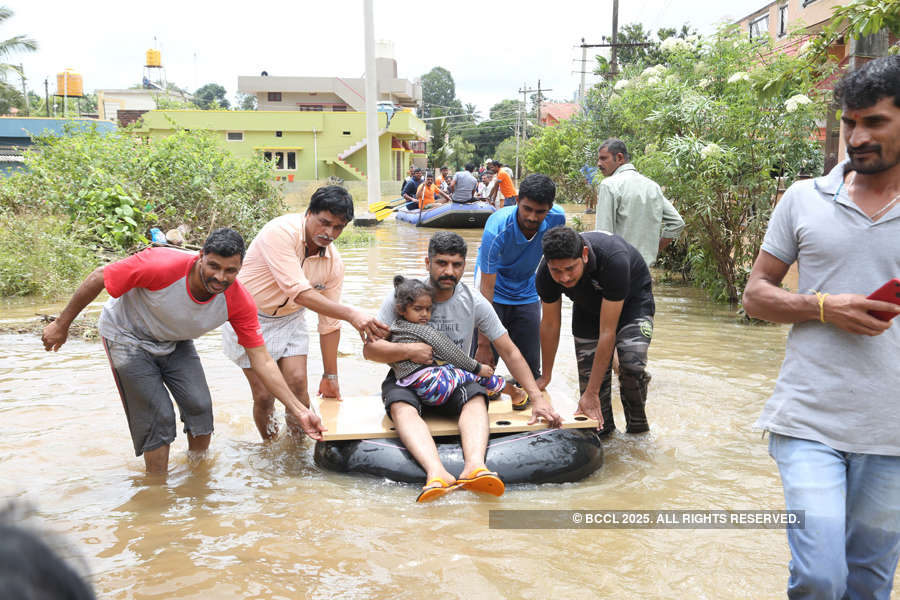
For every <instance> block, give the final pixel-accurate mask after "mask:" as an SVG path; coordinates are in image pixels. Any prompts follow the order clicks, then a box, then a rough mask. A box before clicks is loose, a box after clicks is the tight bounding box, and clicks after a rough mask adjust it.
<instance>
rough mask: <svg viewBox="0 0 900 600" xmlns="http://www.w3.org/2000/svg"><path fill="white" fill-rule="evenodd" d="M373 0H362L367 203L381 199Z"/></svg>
mask: <svg viewBox="0 0 900 600" xmlns="http://www.w3.org/2000/svg"><path fill="white" fill-rule="evenodd" d="M373 4H374V2H373V0H363V15H364V19H365V55H366V169H367V171H368V173H366V176H367V177H366V179H367V180H368V195H369V204H372V203H373V202H378V201H379V200H381V164H380V158H381V157H380V152H381V150H380V149H381V144H380V143H379V141H378V112H377V111H376V110H375V108H376V102H377V100H378V75H377V72H376V67H375V25H374V22H375V17H374V14H375V13H374V9H373Z"/></svg>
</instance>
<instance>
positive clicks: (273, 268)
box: [222, 185, 389, 439]
mask: <svg viewBox="0 0 900 600" xmlns="http://www.w3.org/2000/svg"><path fill="white" fill-rule="evenodd" d="M352 220H353V199H352V198H351V196H350V194H349V193H348V192H347V190H345V189H344V188H342V187H340V186H336V185H330V186H325V187H321V188H319V189H317V190H316V191H315V192H314V193H313V195H312V198H311V199H310V203H309V208H307V210H306V213H305V214H302V215H301V214H287V215H282V216H280V217H277V218H275V219H272V220H271V221H269V222H268V223H267V224H266V225H265V226H264V227H263V228H262V229H261V230H260V232H259V233H258V234H257V236H256V238H255V239H254V240H253V242H252V243H251V244H250V248H249V249H248V250H247V257H246V258H245V259H244V265H243V268H242V269H241V273H240V275H239V276H238V279H239V280H240V282H241V284H242V285H243V286H244V287H245V288H246V289H247V291H249V292H250V294H251V295H252V296H253V300H254V301H255V302H256V307H257V309H258V311H259V313H258V314H259V322H260V327H261V328H262V336H263V339H264V340H265V343H266V349H267V350H268V351H269V353H270V354H271V355H272V358H274V359H275V360H276V362H277V363H278V367H279V368H280V369H281V372H282V373H283V374H284V378H285V380H286V381H287V383H288V385H289V386H290V388H291V390H292V391H293V392H294V394H295V395H296V396H297V398H298V399H300V401H301V402H303V404H304V405H306V406H309V391H308V389H307V376H306V356H307V354H308V353H309V335H308V333H307V331H306V322H305V319H304V313H305V312H306V311H305V309H307V308H308V309H310V310H311V311H313V312H315V313H318V315H319V327H318V331H319V345H320V347H321V350H322V364H323V367H324V372H323V375H322V380H321V382H320V383H319V394H320V395H322V396H326V397H330V398H340V386H339V385H338V374H337V349H338V343H339V342H340V335H341V333H340V327H341V324H340V321H347V322H348V323H350V324H351V325H353V327H354V328H355V329H356V330H357V331H359V333H360V335H361V336H362V337H363V339H366V338H370V339H378V338H382V337H384V336H386V335H387V333H388V331H389V330H388V327H387V325H385V324H384V323H381V322H380V321H378V320H377V319H375V318H374V317H371V316H369V315H367V314H365V313H363V312H362V311H360V310H357V309H355V308H353V307H350V306H346V305H344V304H341V303H340V298H341V287H342V285H343V281H344V263H343V261H342V260H341V257H340V254H339V253H338V251H337V249H336V248H335V247H334V246H333V245H332V244H331V242H333V241H334V240H335V238H337V237H338V236H339V235H340V234H341V232H342V231H343V230H344V227H346V225H347V223H349V222H350V221H352ZM222 339H223V347H224V350H225V354H226V356H228V358H230V359H231V360H232V361H234V362H235V363H236V364H237V365H238V366H239V367H241V368H242V369H243V370H244V375H245V376H246V377H247V381H248V382H249V383H250V391H251V393H252V395H253V419H254V421H255V422H256V427H257V429H259V433H260V435H262V437H263V439H271V438H273V437H274V436H276V435H277V434H278V425H277V423H276V422H275V420H274V412H275V402H274V398H273V397H272V395H271V394H270V393H269V392H268V390H266V388H265V386H264V385H262V382H261V381H260V380H259V377H258V376H257V375H256V374H255V373H254V372H253V370H252V369H250V365H249V362H248V360H247V356H246V353H245V352H244V351H243V348H242V347H241V346H240V345H239V344H237V338H236V336H235V334H234V330H233V329H232V328H230V327H229V326H228V325H227V324H226V325H225V326H223V328H222ZM288 424H289V425H290V426H291V427H292V428H294V426H295V425H296V423H295V422H294V420H292V419H291V418H290V417H288Z"/></svg>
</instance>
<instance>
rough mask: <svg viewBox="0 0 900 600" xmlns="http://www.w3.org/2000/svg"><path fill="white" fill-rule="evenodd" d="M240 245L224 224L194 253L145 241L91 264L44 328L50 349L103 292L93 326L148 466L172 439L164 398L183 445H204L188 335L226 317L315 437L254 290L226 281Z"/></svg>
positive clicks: (165, 455) (200, 393)
mask: <svg viewBox="0 0 900 600" xmlns="http://www.w3.org/2000/svg"><path fill="white" fill-rule="evenodd" d="M244 252H245V247H244V239H243V238H242V237H241V235H240V234H239V233H238V232H236V231H234V230H233V229H228V228H222V229H217V230H215V231H213V232H212V233H211V234H210V235H209V237H208V238H207V239H206V242H205V243H204V244H203V250H202V252H201V253H200V254H195V253H192V252H185V251H182V250H176V249H172V248H148V249H146V250H144V251H142V252H139V253H137V254H135V255H133V256H130V257H128V258H126V259H123V260H120V261H117V262H114V263H111V264H108V265H106V266H104V267H98V268H97V269H96V270H94V272H93V273H91V274H90V275H89V276H88V278H87V279H85V281H84V282H83V283H82V284H81V286H80V287H79V288H78V290H77V291H76V292H75V295H74V296H72V299H71V300H70V301H69V303H68V304H67V305H66V308H65V309H64V310H63V311H62V313H60V315H59V317H57V319H56V320H55V321H53V322H52V323H50V324H49V325H47V327H45V328H44V333H43V336H42V338H41V340H42V341H43V343H44V349H46V350H48V351H49V350H53V351H56V350H59V348H60V347H61V346H62V345H63V344H64V343H65V342H66V338H67V337H68V334H69V326H70V325H71V323H72V321H73V320H74V319H75V317H76V316H78V313H80V312H81V311H82V310H83V309H84V307H86V306H87V305H88V304H90V303H91V302H92V301H93V300H94V299H95V298H96V297H97V296H98V295H99V294H100V292H101V291H103V290H104V289H105V290H106V291H107V292H109V295H110V296H111V298H110V299H109V300H108V301H107V302H106V304H104V306H103V312H102V313H101V315H100V321H99V323H98V329H99V331H100V335H101V336H102V338H103V346H104V348H105V349H106V353H107V356H108V357H109V361H110V365H111V366H112V370H113V376H114V377H115V381H116V386H117V387H118V389H119V395H120V396H121V398H122V405H123V406H124V408H125V416H126V418H127V419H128V427H129V429H130V430H131V438H132V442H133V443H134V451H135V455H136V456H141V455H142V454H143V456H144V463H145V465H146V467H147V471H148V472H165V471H166V470H167V469H168V464H169V445H170V444H171V443H172V442H173V441H174V440H175V411H174V409H173V407H172V399H174V400H175V403H176V404H177V405H178V409H179V412H180V413H181V419H182V421H184V431H185V433H187V434H188V449H189V450H191V451H204V450H206V449H207V448H208V447H209V441H210V436H211V434H212V431H213V416H212V398H211V397H210V393H209V387H208V386H207V384H206V377H205V376H204V374H203V367H202V365H201V364H200V357H199V356H198V355H197V351H196V350H195V349H194V343H193V339H194V338H197V337H200V336H201V335H203V334H204V333H206V332H207V331H211V330H213V329H216V328H217V327H219V326H220V325H222V324H223V323H225V322H226V321H227V322H229V323H230V324H231V326H232V327H233V328H234V330H235V331H236V332H237V337H238V343H240V344H241V345H242V346H243V347H244V348H245V349H246V352H247V354H248V356H249V358H250V365H251V368H252V369H253V371H254V372H255V373H256V375H257V376H258V377H259V379H260V380H262V381H263V383H264V384H265V386H266V388H267V389H268V390H269V391H270V392H271V393H272V394H273V395H274V396H275V397H276V398H278V399H279V400H281V401H282V402H283V403H284V405H285V408H286V409H287V411H288V412H289V413H290V414H291V415H292V416H293V417H294V418H295V419H297V421H298V422H299V423H300V424H301V426H302V428H303V431H304V432H305V433H306V434H307V435H309V437H311V438H313V439H315V440H321V439H322V433H321V432H322V431H325V428H324V427H323V425H322V422H321V420H320V419H319V417H318V416H317V415H316V414H315V413H313V412H312V411H310V410H309V409H308V408H306V407H305V406H304V405H303V404H302V403H301V402H300V401H299V400H298V399H297V397H296V396H295V395H294V394H293V393H292V392H291V390H290V388H289V387H288V385H287V383H286V382H285V380H284V377H283V376H282V374H281V371H279V370H278V366H277V365H276V364H275V361H274V360H272V357H271V356H270V355H269V353H268V351H267V350H266V347H265V344H264V342H263V339H262V335H261V334H260V327H259V321H258V319H257V315H256V304H255V303H254V302H253V298H252V297H251V296H250V294H249V293H248V292H247V290H245V289H244V287H243V286H242V285H241V284H240V282H237V281H235V278H236V277H237V274H238V271H239V270H240V268H241V264H242V262H243V259H244ZM167 388H168V389H167ZM169 391H171V394H172V398H171V399H170V397H169Z"/></svg>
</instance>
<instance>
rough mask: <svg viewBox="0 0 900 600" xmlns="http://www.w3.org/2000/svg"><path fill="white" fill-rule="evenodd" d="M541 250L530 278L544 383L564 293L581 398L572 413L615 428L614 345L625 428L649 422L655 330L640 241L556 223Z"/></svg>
mask: <svg viewBox="0 0 900 600" xmlns="http://www.w3.org/2000/svg"><path fill="white" fill-rule="evenodd" d="M542 244H543V250H544V258H543V260H542V261H541V264H540V266H538V270H537V275H536V277H535V286H536V287H537V292H538V295H539V296H540V297H541V301H542V302H543V314H542V317H541V355H542V363H543V364H542V368H541V371H542V373H543V375H542V376H541V377H540V378H539V379H538V380H537V384H538V387H539V388H541V389H542V390H543V389H545V388H546V387H547V384H549V383H550V377H551V374H552V372H553V362H554V360H555V358H556V351H557V349H558V348H559V331H560V322H561V320H562V294H565V295H566V296H568V297H569V298H570V299H571V300H572V302H573V309H572V335H573V336H574V338H575V356H576V359H577V360H578V384H579V388H580V393H581V399H580V400H579V402H578V411H577V413H576V414H579V413H581V414H585V415H587V416H588V417H591V418H594V419H597V420H598V421H600V426H601V427H602V430H601V433H610V432H612V430H613V429H615V428H616V426H615V424H614V423H613V414H612V402H611V399H610V395H611V394H610V385H611V384H610V381H611V375H612V370H611V368H610V367H611V365H610V363H611V360H612V355H613V351H614V350H618V352H619V391H620V393H621V397H622V407H623V408H624V409H625V420H626V423H627V428H626V431H627V432H628V433H642V432H644V431H647V430H649V428H650V427H649V425H648V424H647V416H646V414H645V412H644V404H645V403H646V400H647V385H648V384H649V382H650V374H649V373H647V371H646V368H647V349H648V347H649V346H650V339H651V337H652V335H653V314H654V312H655V305H654V303H653V292H652V290H651V285H652V280H651V279H650V270H649V269H648V268H647V263H646V262H644V259H643V258H642V257H641V253H640V252H638V250H637V248H635V247H634V246H632V245H631V244H629V243H628V242H626V241H625V240H624V239H622V238H621V237H619V236H617V235H612V234H609V233H606V232H603V231H591V232H587V233H583V234H580V235H579V234H578V233H577V232H576V231H575V230H573V229H571V228H569V227H554V228H553V229H551V230H550V231H548V232H547V233H545V234H544V239H543V242H542Z"/></svg>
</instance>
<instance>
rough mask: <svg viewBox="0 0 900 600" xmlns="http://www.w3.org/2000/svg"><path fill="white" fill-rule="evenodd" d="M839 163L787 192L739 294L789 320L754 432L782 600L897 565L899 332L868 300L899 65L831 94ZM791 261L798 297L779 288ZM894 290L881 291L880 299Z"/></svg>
mask: <svg viewBox="0 0 900 600" xmlns="http://www.w3.org/2000/svg"><path fill="white" fill-rule="evenodd" d="M835 97H836V98H838V99H839V100H841V101H842V104H843V110H842V116H841V120H842V121H843V130H844V138H845V141H846V143H847V153H848V154H849V157H850V159H849V160H848V161H846V162H844V163H841V164H839V165H837V166H836V167H835V168H834V169H833V170H832V171H831V172H830V173H829V174H828V175H826V176H825V177H819V178H818V179H815V180H813V181H802V182H798V183H795V184H794V185H792V186H791V187H790V188H789V189H788V190H787V192H786V193H785V194H784V197H783V198H782V199H781V202H780V203H779V204H778V206H777V207H776V208H775V211H774V212H773V213H772V218H771V220H770V221H769V228H768V230H767V232H766V237H765V240H764V241H763V244H762V251H761V252H760V253H759V256H758V257H757V259H756V263H755V264H754V265H753V271H752V272H751V273H750V279H749V281H748V282H747V288H746V290H745V291H744V309H745V310H746V311H747V314H748V315H751V316H753V317H756V318H760V319H766V320H768V321H773V322H776V323H791V324H792V327H791V333H790V335H789V336H788V341H787V350H786V352H785V358H784V363H783V364H782V367H781V372H780V373H779V375H778V381H777V382H776V384H775V390H774V392H773V393H772V397H771V398H769V401H768V402H766V406H765V408H764V409H763V412H762V415H761V416H760V418H759V420H758V421H757V426H759V427H761V428H763V429H765V430H767V431H768V432H769V453H770V454H771V455H772V458H774V459H775V461H776V463H777V464H778V470H779V472H780V474H781V482H782V486H783V487H784V497H785V505H786V507H787V508H788V510H798V511H805V523H804V527H803V528H799V529H788V532H787V533H788V544H789V545H790V548H791V555H792V557H793V560H792V561H791V563H790V579H789V581H788V596H789V597H792V598H800V597H803V598H834V599H837V598H848V597H851V598H881V599H887V598H889V597H890V595H891V587H892V585H893V577H894V573H895V571H896V569H897V560H898V557H900V435H898V432H900V401H898V391H897V390H898V389H900V371H898V369H897V357H898V355H900V329H898V328H897V325H893V326H892V325H891V323H892V322H891V321H883V320H880V319H878V318H876V317H874V316H873V315H872V314H870V313H871V311H886V312H888V313H890V314H892V315H894V314H897V313H898V312H900V307H898V306H897V305H895V304H891V303H887V302H880V301H875V300H869V299H867V298H866V296H867V295H868V294H870V293H871V292H873V291H875V290H876V289H878V288H879V287H881V285H882V284H884V283H885V282H887V281H888V280H891V279H892V278H895V277H897V276H898V275H900V262H898V258H897V256H898V248H900V246H898V240H900V204H897V203H898V201H900V56H890V57H886V58H880V59H877V60H874V61H872V62H870V63H867V64H866V65H865V66H863V67H862V68H861V69H859V70H857V71H854V72H852V73H850V74H849V75H848V76H847V77H845V78H844V79H843V80H842V81H841V82H840V83H839V84H838V85H837V86H836V87H835ZM794 261H796V262H797V269H798V273H799V286H798V287H799V290H800V291H799V293H791V292H789V291H788V290H785V289H782V288H781V286H780V284H781V281H782V279H783V278H784V276H785V274H786V273H787V270H788V268H789V266H790V265H791V263H793V262H794ZM892 293H893V290H892Z"/></svg>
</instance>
